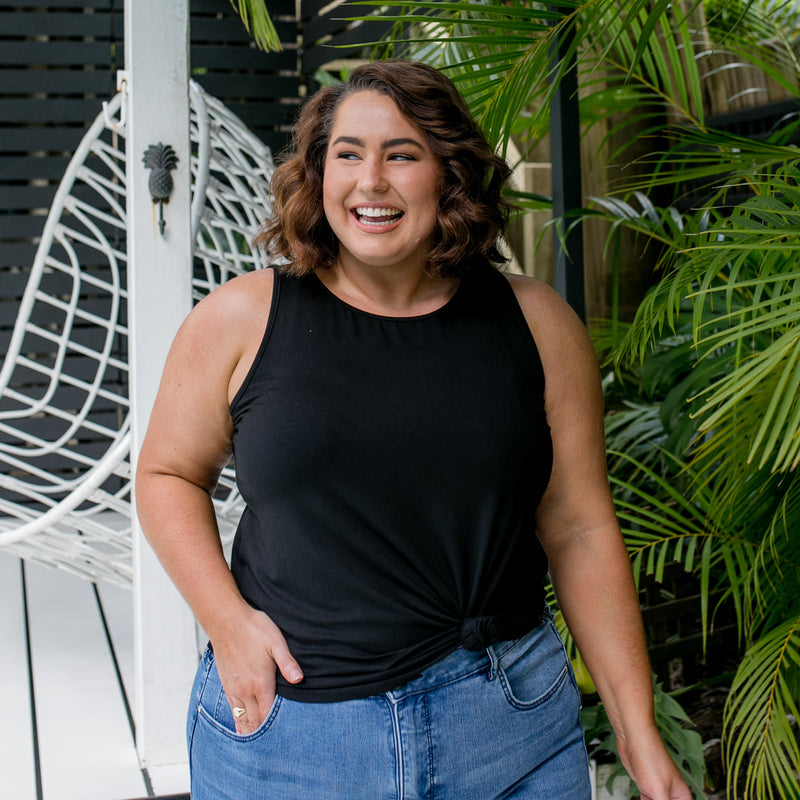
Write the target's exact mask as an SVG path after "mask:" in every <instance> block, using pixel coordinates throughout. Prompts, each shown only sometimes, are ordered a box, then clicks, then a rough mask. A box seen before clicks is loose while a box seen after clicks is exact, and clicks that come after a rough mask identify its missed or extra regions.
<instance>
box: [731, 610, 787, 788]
mask: <svg viewBox="0 0 800 800" xmlns="http://www.w3.org/2000/svg"><path fill="white" fill-rule="evenodd" d="M798 687H800V614H798V615H796V616H794V617H792V618H789V619H786V620H785V621H784V622H783V623H782V624H780V625H778V626H777V627H776V628H774V629H773V630H770V631H768V632H766V633H765V634H764V635H763V636H762V637H761V638H760V639H759V640H758V641H756V642H755V643H754V644H753V645H752V647H750V648H749V650H748V651H747V653H746V655H745V657H744V659H743V660H742V662H741V664H740V665H739V669H738V671H737V673H736V677H735V679H734V682H733V686H732V687H731V693H730V696H729V698H728V702H727V704H726V707H725V713H724V727H725V737H724V752H725V759H726V762H727V766H728V786H729V791H733V788H734V787H735V786H737V784H738V783H739V781H740V779H741V780H742V781H743V782H744V787H745V790H744V799H745V800H773V798H775V799H777V798H780V800H797V798H800V781H798V774H799V773H800V746H799V745H798V731H797V727H796V720H798V719H800V712H799V711H798ZM792 719H794V720H795V723H794V724H793V723H792Z"/></svg>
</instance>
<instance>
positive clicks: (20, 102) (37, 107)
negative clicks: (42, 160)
mask: <svg viewBox="0 0 800 800" xmlns="http://www.w3.org/2000/svg"><path fill="white" fill-rule="evenodd" d="M102 110H103V101H102V100H101V99H98V98H83V97H54V96H53V97H49V98H48V99H47V102H44V103H43V102H42V101H41V99H38V98H35V97H30V98H29V97H24V98H10V99H9V98H2V99H0V119H2V120H4V121H5V122H7V123H10V124H14V123H17V124H19V123H23V122H24V123H35V122H58V123H63V122H79V123H83V124H84V125H85V127H86V128H88V127H89V126H90V125H91V124H92V122H94V119H95V117H96V116H97V115H98V114H99V113H100V112H101V111H102Z"/></svg>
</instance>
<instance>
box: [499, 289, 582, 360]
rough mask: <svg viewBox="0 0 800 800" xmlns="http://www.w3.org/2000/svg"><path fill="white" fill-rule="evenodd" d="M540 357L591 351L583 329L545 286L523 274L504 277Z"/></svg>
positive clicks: (562, 302)
mask: <svg viewBox="0 0 800 800" xmlns="http://www.w3.org/2000/svg"><path fill="white" fill-rule="evenodd" d="M506 277H507V279H508V282H509V283H510V284H511V288H512V289H513V290H514V294H515V295H516V298H517V302H518V303H519V305H520V308H521V309H522V313H523V314H524V315H525V319H526V320H527V322H528V326H529V327H530V329H531V332H532V333H533V337H534V339H535V340H536V344H537V346H538V347H539V349H540V351H542V357H543V358H544V357H545V356H546V355H552V356H554V357H560V356H563V355H566V353H565V350H575V349H577V350H578V351H581V352H587V351H589V352H592V353H593V352H594V351H593V349H592V345H591V342H590V341H589V336H588V334H587V332H586V328H585V326H584V324H583V322H581V320H580V317H578V315H577V314H576V313H575V312H574V311H573V310H572V308H571V306H570V305H569V303H567V302H566V300H564V298H562V297H561V295H559V294H558V292H556V290H555V289H553V288H552V287H551V286H549V285H548V284H546V283H544V282H543V281H540V280H537V279H535V278H529V277H527V276H525V275H506Z"/></svg>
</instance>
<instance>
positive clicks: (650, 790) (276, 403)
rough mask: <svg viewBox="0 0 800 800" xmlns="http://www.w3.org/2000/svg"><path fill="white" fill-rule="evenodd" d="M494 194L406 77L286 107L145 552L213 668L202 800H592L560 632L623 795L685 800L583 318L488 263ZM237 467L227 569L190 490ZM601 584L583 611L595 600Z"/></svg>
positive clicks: (446, 121) (199, 324)
mask: <svg viewBox="0 0 800 800" xmlns="http://www.w3.org/2000/svg"><path fill="white" fill-rule="evenodd" d="M507 176H508V168H507V167H506V165H505V164H504V163H503V162H502V160H500V159H499V158H498V157H497V156H496V155H495V154H494V153H493V152H492V150H491V148H490V147H489V145H488V144H487V143H486V141H485V139H484V138H483V136H482V135H481V133H480V130H479V129H478V127H477V126H476V124H475V122H474V121H473V120H472V118H471V117H470V115H469V113H468V112H467V110H466V107H465V106H464V104H463V102H462V100H461V98H460V97H459V96H458V93H457V91H456V90H455V87H454V86H453V84H452V83H451V82H450V81H449V80H448V79H447V78H445V77H444V76H443V75H441V74H440V73H439V72H437V71H436V70H434V69H432V68H431V67H428V66H425V65H423V64H416V63H408V62H402V61H390V62H382V63H377V64H370V65H366V66H362V67H359V68H358V69H356V70H354V71H353V73H352V74H351V76H350V78H349V79H348V81H347V82H346V83H345V84H343V85H342V86H339V87H335V88H326V89H323V90H322V91H321V92H320V93H319V94H318V95H316V96H315V97H314V98H312V99H311V100H310V101H309V102H308V104H307V105H306V106H305V108H304V109H303V111H302V113H301V116H300V120H299V124H298V130H297V135H296V138H295V149H294V151H293V153H292V154H290V155H289V157H288V158H287V160H286V161H285V162H284V163H283V164H282V166H281V167H279V169H278V170H277V171H276V173H275V176H274V178H273V185H272V189H273V193H274V196H275V205H274V208H275V217H274V218H273V219H272V220H270V221H269V222H267V223H266V225H265V227H264V229H263V231H262V232H261V234H260V235H259V237H258V240H257V242H258V243H259V244H260V245H261V246H262V247H263V248H264V249H265V250H266V252H267V253H269V255H270V257H272V258H275V259H276V260H278V259H279V260H280V262H281V263H280V264H279V265H277V266H275V267H274V268H271V269H265V270H260V271H257V272H253V273H250V274H248V275H245V276H242V277H240V278H236V279H234V280H232V281H229V282H228V283H227V284H225V285H224V286H222V287H221V288H220V289H218V290H216V291H215V292H212V293H211V294H210V295H209V296H208V297H207V298H206V299H205V300H203V301H202V302H201V303H199V304H198V306H197V307H196V308H195V310H194V311H193V312H192V313H191V314H190V316H189V317H188V319H187V320H186V322H185V323H184V325H183V326H182V328H181V330H180V331H179V333H178V336H177V337H176V340H175V342H174V344H173V347H172V350H171V352H170V356H169V359H168V361H167V365H166V368H165V372H164V377H163V380H162V385H161V388H160V390H159V394H158V398H157V400H156V404H155V407H154V410H153V414H152V418H151V421H150V426H149V429H148V433H147V437H146V440H145V443H144V446H143V448H142V451H141V454H140V457H139V469H138V473H137V484H136V486H137V501H138V509H139V516H140V519H141V521H142V526H143V528H144V530H145V532H146V534H147V536H148V539H149V540H150V542H151V544H152V546H153V547H154V549H155V550H156V552H157V553H158V555H159V557H160V558H161V560H162V562H163V564H164V566H165V567H166V569H167V571H168V572H169V573H170V575H171V577H172V578H173V580H174V581H175V583H176V584H177V586H178V588H179V589H180V590H181V591H182V592H183V594H184V595H185V597H186V599H187V600H188V602H189V604H190V605H191V607H192V609H193V610H194V612H195V614H196V615H197V617H198V620H199V622H200V624H201V625H202V627H203V629H204V630H205V631H206V632H207V633H208V635H209V637H210V643H209V646H208V649H207V651H206V654H205V656H204V658H203V660H202V663H201V665H200V668H199V670H198V672H197V677H196V681H195V685H194V690H193V693H192V702H191V706H190V709H189V718H188V727H187V734H188V745H189V750H190V763H191V770H192V798H193V800H226V799H227V800H240V798H242V797H292V798H293V799H294V800H319V798H326V800H337V799H341V800H359V799H360V798H363V800H373V798H377V797H385V798H402V797H433V796H435V797H436V798H438V799H439V800H499V798H504V800H511V798H516V799H517V800H541V799H542V798H548V799H549V798H559V800H588V798H589V797H590V784H589V774H588V763H587V756H586V748H585V745H584V738H583V732H582V731H581V728H580V721H579V710H580V700H579V695H578V691H577V687H576V685H575V679H574V676H573V674H572V671H571V669H570V666H569V661H568V659H567V657H566V654H565V651H564V647H563V645H562V643H561V641H560V639H559V637H558V634H557V632H556V630H555V627H554V626H553V622H552V614H551V612H550V610H549V609H548V608H547V606H546V603H545V597H544V588H543V580H544V577H545V573H546V572H547V571H548V570H549V572H550V576H551V579H552V582H553V585H554V587H555V589H556V591H557V593H558V597H559V601H560V605H561V608H562V609H563V611H564V614H565V617H566V619H567V621H568V623H569V625H570V628H571V630H572V632H573V634H574V636H575V640H576V642H577V643H578V646H579V647H580V649H581V653H582V655H583V657H584V660H585V662H586V664H587V666H588V668H589V670H590V671H591V673H592V677H593V678H594V681H595V683H596V685H597V687H598V690H599V692H600V694H601V696H602V698H603V701H604V703H605V705H606V708H607V709H608V713H609V717H610V719H611V720H612V723H613V724H614V727H615V729H616V731H617V734H618V737H619V749H620V754H621V756H622V758H623V760H624V762H625V764H626V766H627V767H628V769H629V771H630V772H631V774H632V775H633V777H634V778H635V779H636V780H637V781H638V783H639V786H640V788H641V790H642V796H643V797H645V798H650V800H689V793H688V789H687V788H686V786H685V785H684V784H683V782H682V781H681V779H680V776H679V773H678V771H677V769H676V768H675V766H674V764H672V762H671V761H670V759H669V756H668V755H667V752H666V750H665V749H664V746H663V744H662V743H661V740H660V739H659V736H658V732H657V730H656V726H655V722H654V716H653V695H652V685H651V682H650V669H649V665H648V663H647V655H646V650H645V647H644V640H643V632H642V625H641V619H640V617H639V606H638V597H637V594H636V591H635V589H634V586H633V579H632V575H631V569H630V562H629V560H628V556H627V553H626V550H625V547H624V544H623V542H622V537H621V535H620V531H619V526H618V525H617V522H616V518H615V516H614V510H613V504H612V502H611V496H610V493H609V488H608V480H607V476H606V473H605V447H604V442H603V419H602V393H601V390H600V382H599V374H598V369H597V364H596V362H595V358H594V353H593V350H592V347H591V344H590V343H589V340H588V337H587V336H586V333H585V331H584V330H583V328H582V326H581V324H580V322H579V321H578V319H577V318H576V317H575V315H574V314H573V313H572V312H571V310H570V309H569V307H568V306H567V305H566V304H565V303H564V302H563V301H562V300H561V299H560V298H559V297H558V296H557V295H556V294H555V293H554V292H553V291H552V290H551V289H549V288H548V287H547V286H544V285H542V284H540V283H537V282H536V281H533V280H530V279H526V278H520V277H516V276H506V275H504V274H502V273H501V272H500V271H499V270H498V269H496V267H497V266H498V265H500V264H501V263H502V258H501V256H500V253H499V251H498V248H497V240H498V237H499V236H500V235H502V230H503V224H504V222H505V219H506V216H507V212H508V207H507V205H506V203H505V202H504V201H503V200H502V199H501V196H500V190H501V187H502V184H503V181H504V180H505V179H506V177H507ZM231 452H233V453H234V454H235V460H236V478H237V483H238V486H239V489H240V491H241V494H242V497H243V498H244V500H245V502H246V509H245V511H244V513H243V515H242V518H241V520H240V522H239V526H238V529H237V533H236V539H235V542H234V547H233V553H232V556H231V564H230V567H228V565H227V564H226V562H225V560H224V558H223V555H222V550H221V547H220V544H219V535H218V533H217V529H216V524H215V520H214V516H213V504H212V502H211V494H212V492H213V489H214V486H215V483H216V480H217V478H218V476H219V474H220V470H221V469H222V467H223V466H224V465H225V464H226V462H227V461H228V459H229V457H230V455H231ZM600 589H602V595H600V596H598V594H597V592H598V591H599V590H600Z"/></svg>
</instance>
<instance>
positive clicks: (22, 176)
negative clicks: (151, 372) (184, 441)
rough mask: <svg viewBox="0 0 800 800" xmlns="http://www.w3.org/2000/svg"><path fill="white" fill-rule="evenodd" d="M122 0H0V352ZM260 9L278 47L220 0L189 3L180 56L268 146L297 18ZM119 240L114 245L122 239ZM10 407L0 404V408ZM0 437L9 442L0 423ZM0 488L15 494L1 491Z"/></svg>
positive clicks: (55, 426)
mask: <svg viewBox="0 0 800 800" xmlns="http://www.w3.org/2000/svg"><path fill="white" fill-rule="evenodd" d="M123 5H124V0H52V1H51V2H48V3H47V4H44V3H41V2H39V0H16V2H14V3H8V2H5V3H4V2H3V0H0V357H3V356H4V355H5V353H6V350H7V347H8V343H9V340H10V337H11V331H12V329H13V325H14V321H15V318H16V315H17V312H18V309H19V301H20V298H21V295H22V293H23V291H24V289H25V285H26V283H27V279H28V272H29V269H30V266H31V264H32V263H33V260H34V256H35V253H36V248H37V245H38V239H39V237H40V236H41V234H42V230H43V228H44V224H45V219H46V214H47V212H48V210H49V208H50V205H51V204H52V201H53V197H54V195H55V192H56V190H57V188H58V184H59V182H60V180H61V178H62V176H63V174H64V171H65V170H66V167H67V164H68V163H69V159H70V158H71V156H72V153H73V151H74V150H75V148H76V147H77V146H78V143H79V142H80V140H81V138H82V137H83V135H84V133H85V131H86V129H87V128H88V127H89V125H90V124H91V122H92V121H93V120H94V118H95V117H96V116H97V114H98V113H99V112H100V110H101V104H102V101H103V100H106V99H108V98H109V97H111V96H112V95H113V94H114V92H115V91H116V72H117V70H118V69H122V68H123V66H124V61H125V54H124V15H123ZM270 13H271V14H272V17H273V20H274V21H275V23H276V28H277V30H278V32H279V35H280V36H281V39H282V41H284V42H285V45H284V49H283V51H282V52H280V53H264V52H262V51H260V50H258V48H257V47H256V46H255V45H254V44H253V42H252V39H251V37H250V35H249V34H248V33H247V31H246V30H245V29H244V26H243V25H242V23H241V20H240V19H239V17H238V15H237V14H236V11H235V10H234V9H233V8H232V6H231V4H230V2H229V0H191V51H190V59H191V64H192V76H193V77H194V78H195V79H196V80H197V81H198V82H199V83H200V84H201V85H202V86H203V87H204V88H205V89H206V90H207V91H209V92H210V93H212V94H213V95H214V96H216V97H218V98H220V99H221V100H222V101H223V102H225V103H226V105H228V107H229V108H230V109H231V110H232V111H234V113H236V114H238V115H239V116H240V117H241V118H242V119H243V120H244V122H245V123H246V124H247V125H248V126H249V127H250V129H251V130H252V131H253V132H254V133H255V134H256V135H257V136H258V137H259V138H261V139H262V141H264V142H265V143H266V144H267V145H268V146H269V147H270V148H271V149H272V150H273V152H278V151H280V150H282V149H283V147H284V146H285V144H286V142H287V140H288V136H289V130H290V127H291V125H292V123H293V121H294V118H295V116H296V112H297V107H298V105H299V103H300V96H301V91H300V81H301V76H300V70H299V50H298V45H297V33H298V23H297V19H296V14H295V6H294V2H293V0H270ZM82 191H84V190H82V189H80V188H79V189H78V192H79V193H81V192H82ZM120 235H121V234H119V233H117V237H118V238H119V236H120ZM118 245H119V246H120V247H121V248H122V249H124V241H121V242H118ZM77 249H78V250H79V257H80V258H81V264H82V266H84V267H85V268H86V269H88V270H91V271H94V272H95V273H96V274H98V275H100V274H101V273H102V272H103V270H105V271H107V266H106V265H104V264H102V259H98V256H97V253H96V252H93V251H92V250H91V249H90V248H81V247H79V248H77ZM123 280H124V276H123ZM70 286H71V280H69V279H68V278H67V277H66V276H64V275H61V274H58V273H55V274H52V275H48V276H47V278H46V281H45V284H44V285H43V287H42V288H43V289H44V290H45V291H46V292H48V293H51V292H52V293H59V292H69V290H70ZM106 303H107V298H106V296H105V295H103V294H102V293H101V292H97V293H96V290H95V289H93V288H92V286H91V285H88V286H86V287H85V288H83V289H82V300H81V307H82V308H84V309H86V310H89V311H95V310H97V311H101V312H102V310H103V308H104V306H105V304H106ZM34 316H35V322H36V323H37V324H40V325H44V326H48V325H49V326H50V327H52V328H54V329H58V327H59V326H60V325H61V324H63V319H64V317H63V313H62V312H61V311H59V310H58V309H55V308H51V307H49V306H45V305H39V306H37V308H36V311H35V315H34ZM122 321H124V317H123V319H122ZM76 326H77V329H78V330H77V333H76V336H75V338H76V340H77V341H79V342H81V343H83V344H90V343H92V341H93V340H94V339H98V337H100V339H101V338H102V336H103V332H102V331H101V330H100V329H93V328H92V326H90V325H86V324H85V323H81V322H77V323H76ZM52 347H53V345H52V343H51V342H49V341H48V340H46V339H42V338H41V337H36V336H29V337H28V339H27V340H26V349H27V350H29V351H31V352H33V351H36V353H35V356H36V359H37V360H38V361H39V363H42V364H50V363H52V353H51V351H52ZM126 347H127V343H126V342H125V340H124V338H118V341H117V342H116V343H115V354H116V355H117V356H119V357H120V358H122V359H124V358H125V350H126ZM93 368H94V364H93V363H92V359H89V358H86V357H84V356H81V355H78V354H75V353H72V354H69V355H68V356H67V359H66V362H65V372H66V373H67V374H69V375H71V376H73V377H76V378H89V377H90V376H91V375H92V370H93ZM13 384H14V387H15V388H17V389H18V390H19V391H21V392H23V393H25V394H28V395H29V396H31V397H34V398H35V397H40V396H41V395H42V394H43V393H44V391H45V389H46V385H47V381H46V378H45V377H43V376H42V374H41V373H39V372H37V371H36V370H32V369H28V368H25V369H22V368H20V369H18V370H17V371H16V372H15V374H14V380H13ZM105 385H106V388H108V389H109V390H111V391H114V392H119V393H121V394H123V395H124V394H125V392H126V389H127V387H126V383H125V377H124V375H119V374H115V373H114V371H113V370H112V371H111V374H109V375H108V378H107V381H106V384H105ZM84 398H85V393H84V392H83V390H80V389H76V388H75V387H71V386H61V387H59V389H58V391H57V395H56V397H55V398H54V400H55V403H56V405H63V406H64V407H74V408H77V407H79V406H80V405H81V403H82V401H83V400H84ZM18 405H19V404H16V405H15V404H14V403H13V402H11V401H3V408H4V409H5V410H12V409H13V408H15V407H18ZM119 414H120V409H115V408H114V407H113V404H112V403H111V402H110V401H107V400H100V401H98V402H97V403H96V405H95V407H94V408H93V411H92V419H93V421H94V422H96V423H98V424H101V425H106V424H111V427H114V425H113V421H114V417H115V415H116V416H119ZM19 427H20V430H24V431H26V432H29V433H31V434H33V435H36V436H39V437H41V438H43V439H45V440H49V439H51V438H52V437H54V436H57V435H58V434H59V432H60V431H62V430H63V429H64V423H63V421H60V420H57V419H54V418H52V417H47V416H42V417H39V418H37V419H31V420H27V421H25V422H24V423H20V425H19ZM0 441H2V442H5V443H12V442H14V441H15V439H14V437H13V436H11V435H10V434H8V433H7V432H4V433H3V434H2V435H1V436H0ZM78 448H79V449H80V451H81V452H82V453H83V454H84V455H85V456H87V457H91V458H97V457H99V456H101V455H102V452H101V451H100V449H99V447H98V444H97V442H96V441H93V440H92V438H91V434H90V433H87V431H86V429H83V430H82V431H81V432H79V434H78ZM36 466H37V467H38V468H41V469H50V470H53V471H56V472H57V471H59V470H62V471H63V470H66V472H67V473H69V471H70V469H71V468H74V465H73V466H72V467H70V465H69V464H67V463H65V462H64V461H63V459H61V458H59V457H56V456H49V457H44V458H41V459H39V460H38V461H37V463H36ZM0 494H2V496H3V497H6V498H7V499H11V500H13V499H15V498H14V496H12V494H11V493H9V492H2V493H0ZM17 499H18V498H17Z"/></svg>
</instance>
